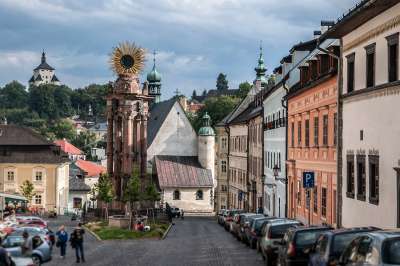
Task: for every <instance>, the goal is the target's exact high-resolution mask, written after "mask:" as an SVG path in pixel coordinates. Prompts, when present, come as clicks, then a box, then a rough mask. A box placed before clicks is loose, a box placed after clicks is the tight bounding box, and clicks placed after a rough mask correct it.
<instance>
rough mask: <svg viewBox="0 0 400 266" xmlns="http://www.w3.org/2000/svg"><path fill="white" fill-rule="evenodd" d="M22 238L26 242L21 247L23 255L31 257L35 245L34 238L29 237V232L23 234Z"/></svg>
mask: <svg viewBox="0 0 400 266" xmlns="http://www.w3.org/2000/svg"><path fill="white" fill-rule="evenodd" d="M22 238H23V239H24V241H23V242H22V245H21V253H22V255H24V256H31V255H32V250H33V243H32V238H31V237H29V234H28V231H26V230H25V231H24V232H23V233H22Z"/></svg>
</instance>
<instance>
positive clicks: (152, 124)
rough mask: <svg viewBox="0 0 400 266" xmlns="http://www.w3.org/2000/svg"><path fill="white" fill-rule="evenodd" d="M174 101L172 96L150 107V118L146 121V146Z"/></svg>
mask: <svg viewBox="0 0 400 266" xmlns="http://www.w3.org/2000/svg"><path fill="white" fill-rule="evenodd" d="M176 101H177V100H176V99H175V98H172V99H169V100H167V101H163V102H159V103H156V104H154V105H153V106H152V107H151V108H150V118H149V121H148V123H147V147H150V145H151V143H152V142H153V140H154V139H155V137H156V135H157V133H158V131H159V130H160V128H161V126H162V124H163V123H164V121H165V119H166V118H167V116H168V114H169V113H170V111H171V109H172V107H173V106H174V104H175V102H176Z"/></svg>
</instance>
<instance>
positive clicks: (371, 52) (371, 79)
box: [364, 43, 376, 88]
mask: <svg viewBox="0 0 400 266" xmlns="http://www.w3.org/2000/svg"><path fill="white" fill-rule="evenodd" d="M364 49H365V87H366V88H370V87H374V86H375V81H376V78H375V76H376V43H371V44H369V45H367V46H365V47H364ZM371 56H372V62H371V61H370V57H371ZM370 63H371V64H372V65H370ZM370 67H372V69H370ZM370 75H371V76H370Z"/></svg>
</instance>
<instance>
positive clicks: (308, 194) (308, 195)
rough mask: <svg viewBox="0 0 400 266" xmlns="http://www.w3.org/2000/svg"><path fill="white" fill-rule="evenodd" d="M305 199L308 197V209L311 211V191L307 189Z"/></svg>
mask: <svg viewBox="0 0 400 266" xmlns="http://www.w3.org/2000/svg"><path fill="white" fill-rule="evenodd" d="M305 192H306V193H305V197H306V209H307V210H310V204H311V191H310V190H309V189H307V190H306V191H305Z"/></svg>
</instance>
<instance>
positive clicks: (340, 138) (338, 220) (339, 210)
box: [317, 39, 343, 228]
mask: <svg viewBox="0 0 400 266" xmlns="http://www.w3.org/2000/svg"><path fill="white" fill-rule="evenodd" d="M339 41H340V45H339V47H340V53H339V56H337V55H335V54H334V53H332V52H331V51H328V50H326V49H324V48H322V47H320V46H319V45H320V43H319V39H318V40H317V49H318V50H320V51H322V52H324V53H326V54H329V55H330V56H332V57H333V58H335V59H337V60H338V70H337V77H336V79H337V82H336V83H337V86H338V92H337V121H336V123H337V124H336V129H337V131H338V132H337V134H336V137H337V140H336V162H337V164H336V165H337V166H336V178H337V182H336V185H337V192H336V194H337V199H336V206H337V208H336V212H337V213H336V224H337V227H338V228H340V227H342V204H343V197H342V187H343V175H342V165H343V161H342V159H343V158H342V157H343V156H342V150H343V103H342V98H341V95H342V94H343V67H342V65H343V58H342V56H340V55H342V54H343V41H342V39H339Z"/></svg>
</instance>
